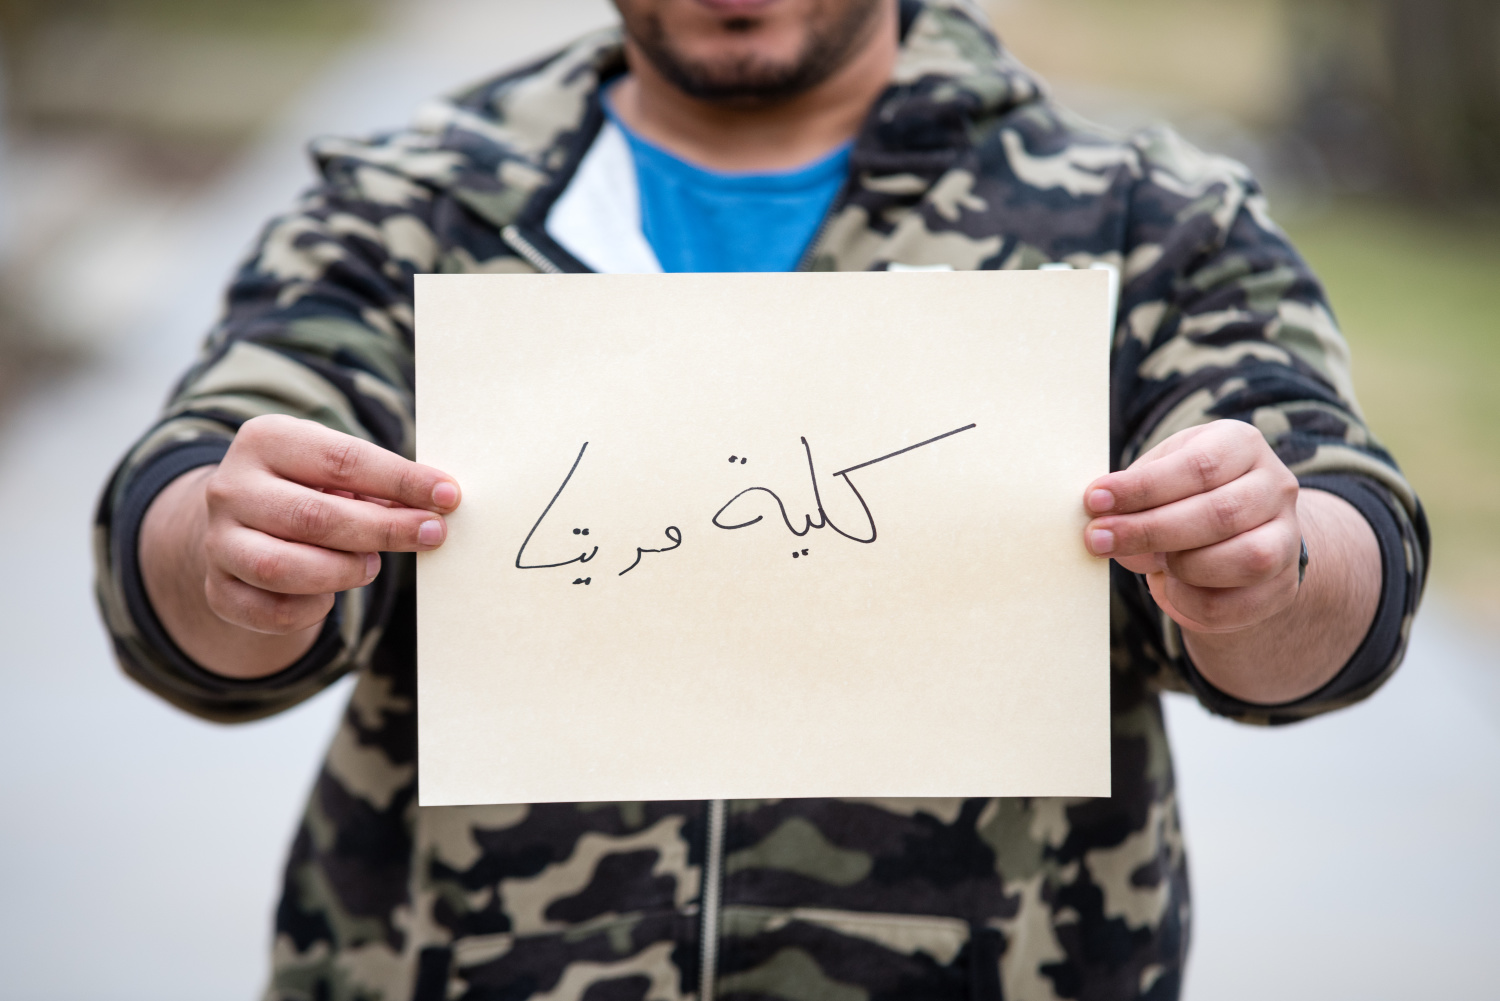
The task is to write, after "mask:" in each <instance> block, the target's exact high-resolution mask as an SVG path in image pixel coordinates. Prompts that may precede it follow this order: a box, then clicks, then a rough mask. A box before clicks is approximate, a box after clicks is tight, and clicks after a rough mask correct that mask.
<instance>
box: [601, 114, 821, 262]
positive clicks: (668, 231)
mask: <svg viewBox="0 0 1500 1001" xmlns="http://www.w3.org/2000/svg"><path fill="white" fill-rule="evenodd" d="M610 119H611V121H613V122H614V123H615V125H616V126H617V127H618V128H619V129H620V131H621V132H623V133H624V134H625V139H626V141H627V142H628V143H629V144H630V153H631V156H632V157H633V158H634V159H635V173H636V183H637V184H638V186H639V188H640V196H641V230H642V232H643V233H644V234H645V237H646V242H648V243H650V244H651V249H652V250H653V251H655V252H656V259H657V260H658V261H660V262H661V267H662V270H663V271H669V272H689V271H792V270H795V269H796V267H797V265H798V263H800V262H801V260H802V255H803V254H804V253H805V252H806V250H807V245H808V244H809V243H810V242H811V241H812V238H813V237H814V235H816V233H817V231H818V226H819V225H820V224H821V223H822V222H823V217H824V216H825V215H827V214H828V209H829V207H830V206H831V205H832V204H833V200H834V198H835V197H837V196H838V193H839V188H841V187H842V186H843V183H844V176H845V174H847V173H848V169H849V146H848V144H845V145H843V146H840V147H839V148H838V149H836V150H834V151H833V152H832V153H830V154H828V155H827V156H825V157H823V158H822V159H820V160H817V161H815V162H814V163H810V164H808V165H807V166H805V167H799V168H797V169H795V170H785V171H773V172H767V173H740V172H734V173H730V172H726V171H719V170H709V169H707V168H705V167H699V166H697V165H696V164H692V163H689V162H688V161H686V160H683V159H680V158H678V157H676V156H673V155H672V154H671V153H668V152H667V151H666V150H664V149H662V148H661V147H660V146H653V145H651V143H649V142H647V141H646V140H644V139H642V138H641V137H640V136H638V135H636V134H635V133H633V132H631V131H630V129H628V128H626V127H625V124H624V123H623V122H621V121H620V119H619V118H618V117H617V116H615V115H614V113H613V112H610Z"/></svg>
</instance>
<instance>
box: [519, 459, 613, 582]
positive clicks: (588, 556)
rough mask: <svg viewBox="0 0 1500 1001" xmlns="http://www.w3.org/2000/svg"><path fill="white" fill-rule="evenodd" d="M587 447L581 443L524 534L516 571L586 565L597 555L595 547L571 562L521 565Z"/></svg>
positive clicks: (579, 532) (583, 532) (578, 531)
mask: <svg viewBox="0 0 1500 1001" xmlns="http://www.w3.org/2000/svg"><path fill="white" fill-rule="evenodd" d="M588 447H589V443H588V442H584V443H583V448H580V449H579V450H578V458H576V459H574V460H573V465H572V467H571V468H570V469H569V470H568V475H567V476H564V477H563V481H562V486H560V487H558V488H557V493H555V494H553V495H552V499H551V500H549V501H548V502H547V506H546V507H544V508H542V514H541V517H539V518H537V520H536V524H535V525H532V526H531V531H529V532H527V533H526V540H525V541H524V542H522V543H521V548H520V549H518V550H517V551H516V569H517V570H546V569H549V568H551V567H565V566H567V565H568V564H570V563H587V562H588V561H589V560H591V559H593V558H594V557H595V556H597V555H598V554H599V547H598V546H595V547H594V549H593V552H588V553H580V554H579V555H578V556H575V557H574V558H573V559H571V560H563V561H562V562H561V563H522V562H521V557H523V556H525V555H526V547H527V546H528V545H530V544H531V537H532V536H533V535H535V534H536V530H537V529H539V528H541V527H542V522H544V521H546V520H547V513H548V512H549V511H551V510H552V505H553V504H556V503H557V499H558V498H559V497H561V496H562V492H563V491H564V490H566V489H567V486H568V481H569V480H571V479H572V478H573V474H574V473H576V472H577V471H578V464H579V463H580V462H582V461H583V453H584V452H586V451H587V450H588ZM573 534H574V535H587V534H588V529H586V528H584V529H578V528H575V529H573ZM573 583H575V584H576V583H578V581H576V580H575V581H574V582H573ZM584 583H587V581H585V582H584Z"/></svg>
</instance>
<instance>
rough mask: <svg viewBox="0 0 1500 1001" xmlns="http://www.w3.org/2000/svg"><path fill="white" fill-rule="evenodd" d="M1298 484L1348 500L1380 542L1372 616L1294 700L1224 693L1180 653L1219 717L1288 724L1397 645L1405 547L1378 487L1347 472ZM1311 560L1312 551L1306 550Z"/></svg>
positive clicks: (1369, 678)
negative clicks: (1323, 677) (1333, 666)
mask: <svg viewBox="0 0 1500 1001" xmlns="http://www.w3.org/2000/svg"><path fill="white" fill-rule="evenodd" d="M1298 483H1299V484H1300V485H1301V486H1303V487H1306V488H1308V489H1311V490H1323V491H1326V492H1328V493H1331V494H1333V495H1334V496H1336V497H1342V498H1343V499H1344V500H1346V501H1348V502H1349V503H1350V504H1352V505H1354V509H1355V510H1357V511H1358V512H1359V513H1360V514H1361V515H1362V516H1363V517H1364V519H1365V521H1367V522H1369V523H1370V528H1371V529H1372V530H1373V531H1374V532H1375V540H1376V542H1378V543H1379V545H1380V571H1381V579H1380V601H1379V603H1378V604H1377V605H1376V606H1375V620H1374V621H1373V622H1371V623H1370V631H1369V632H1367V633H1366V634H1365V638H1364V640H1363V641H1362V642H1361V643H1360V645H1359V647H1358V649H1356V650H1355V651H1354V655H1353V656H1352V657H1350V658H1349V660H1348V662H1347V663H1346V664H1344V666H1343V667H1342V668H1340V669H1339V673H1338V674H1336V675H1334V676H1333V678H1332V679H1331V680H1329V682H1328V683H1327V684H1326V685H1324V686H1323V687H1322V688H1320V689H1318V690H1317V691H1316V692H1313V693H1312V694H1311V695H1305V696H1303V697H1302V698H1300V699H1297V700H1296V701H1294V702H1285V703H1282V704H1280V705H1261V704H1258V703H1253V702H1244V701H1242V700H1240V699H1237V698H1235V697H1234V696H1232V695H1226V694H1225V693H1223V692H1221V691H1219V689H1217V688H1215V687H1214V686H1213V685H1211V684H1210V683H1209V682H1208V680H1207V679H1206V678H1204V677H1203V675H1202V674H1200V673H1199V672H1198V669H1197V667H1195V666H1194V665H1193V663H1192V660H1191V658H1189V657H1188V655H1187V651H1186V649H1184V650H1183V653H1182V663H1183V673H1184V674H1185V675H1186V677H1187V681H1188V684H1190V685H1191V686H1192V687H1193V691H1194V692H1195V693H1196V694H1197V696H1198V698H1199V699H1200V700H1202V702H1203V704H1204V705H1205V706H1207V707H1208V708H1209V709H1210V710H1211V711H1213V712H1215V713H1219V714H1220V715H1223V716H1264V717H1266V718H1267V720H1268V721H1269V722H1271V723H1290V722H1293V721H1295V720H1299V719H1304V718H1306V717H1307V716H1308V715H1310V713H1309V711H1308V710H1312V709H1315V708H1316V707H1317V706H1319V705H1321V704H1324V703H1336V702H1340V701H1342V700H1343V699H1345V698H1347V697H1348V696H1349V695H1351V694H1353V693H1355V692H1357V691H1359V690H1360V689H1362V688H1364V687H1365V686H1367V685H1369V684H1371V683H1372V682H1374V681H1376V680H1377V679H1378V678H1380V677H1381V676H1382V675H1383V674H1384V673H1385V672H1386V670H1387V669H1388V668H1389V667H1390V665H1391V660H1392V658H1394V657H1395V656H1396V651H1397V650H1398V649H1399V648H1400V646H1401V623H1402V621H1403V620H1404V619H1405V617H1406V605H1407V601H1406V598H1407V594H1406V590H1407V587H1408V586H1409V581H1408V580H1407V573H1406V546H1405V543H1404V542H1403V540H1402V535H1401V526H1400V523H1399V522H1397V521H1396V515H1395V513H1394V512H1392V511H1391V508H1390V502H1389V501H1387V500H1386V493H1385V491H1384V489H1383V488H1382V487H1380V486H1378V485H1377V484H1376V483H1375V482H1374V481H1372V480H1369V479H1366V478H1365V477H1363V476H1359V475H1356V474H1352V473H1328V474H1323V475H1318V476H1304V477H1299V479H1298ZM1311 557H1312V562H1313V563H1316V562H1317V560H1318V553H1317V552H1316V551H1313V552H1312V554H1311Z"/></svg>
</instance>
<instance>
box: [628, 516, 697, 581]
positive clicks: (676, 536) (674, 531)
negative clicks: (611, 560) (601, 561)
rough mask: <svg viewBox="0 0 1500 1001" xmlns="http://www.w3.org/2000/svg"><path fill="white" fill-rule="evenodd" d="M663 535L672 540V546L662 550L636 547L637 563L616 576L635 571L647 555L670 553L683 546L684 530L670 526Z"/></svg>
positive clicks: (664, 547)
mask: <svg viewBox="0 0 1500 1001" xmlns="http://www.w3.org/2000/svg"><path fill="white" fill-rule="evenodd" d="M663 534H664V535H666V537H667V538H669V539H671V540H672V544H671V545H670V546H663V547H662V548H660V549H642V548H641V547H640V546H636V547H635V563H632V564H630V566H628V567H626V568H625V569H624V570H621V571H620V572H619V573H618V574H616V576H617V577H623V576H625V575H626V574H628V573H629V572H630V571H632V570H634V569H635V568H636V564H638V563H640V562H641V557H642V556H644V555H645V554H646V553H670V552H671V551H672V550H674V549H676V548H677V547H678V546H680V545H682V529H680V528H678V527H677V526H676V525H668V526H667V530H666V531H665V532H664V533H663Z"/></svg>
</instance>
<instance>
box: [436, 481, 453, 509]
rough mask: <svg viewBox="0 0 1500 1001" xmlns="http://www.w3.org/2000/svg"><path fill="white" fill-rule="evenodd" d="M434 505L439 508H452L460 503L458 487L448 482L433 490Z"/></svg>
mask: <svg viewBox="0 0 1500 1001" xmlns="http://www.w3.org/2000/svg"><path fill="white" fill-rule="evenodd" d="M432 503H433V504H434V505H436V506H437V507H452V506H453V505H455V504H457V503H458V487H457V486H455V485H454V484H452V483H449V482H448V481H447V480H444V481H443V482H442V483H439V484H438V485H437V486H435V487H433V488H432Z"/></svg>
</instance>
